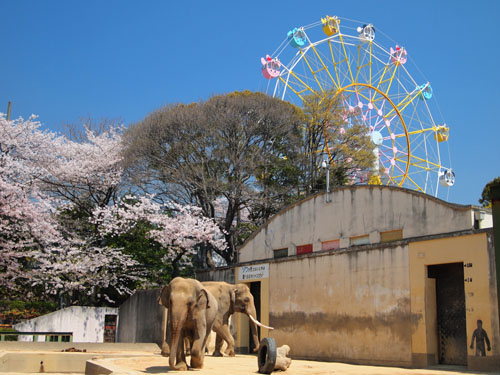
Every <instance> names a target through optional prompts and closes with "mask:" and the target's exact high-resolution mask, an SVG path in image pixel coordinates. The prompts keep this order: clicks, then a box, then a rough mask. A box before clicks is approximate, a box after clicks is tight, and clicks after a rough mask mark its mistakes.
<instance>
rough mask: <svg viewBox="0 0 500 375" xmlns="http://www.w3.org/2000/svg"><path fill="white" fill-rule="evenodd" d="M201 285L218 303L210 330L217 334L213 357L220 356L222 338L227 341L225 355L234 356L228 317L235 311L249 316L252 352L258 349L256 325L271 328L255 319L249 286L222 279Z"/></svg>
mask: <svg viewBox="0 0 500 375" xmlns="http://www.w3.org/2000/svg"><path fill="white" fill-rule="evenodd" d="M202 284H203V286H204V287H205V288H206V289H208V291H210V293H211V294H212V295H213V296H214V297H215V299H216V300H217V303H218V311H217V316H216V318H215V321H214V325H213V327H212V330H213V331H215V333H216V334H217V336H216V339H215V351H214V353H213V355H214V356H215V357H221V356H222V353H221V351H220V350H221V347H222V344H223V342H222V340H224V341H226V342H227V348H226V351H225V352H224V353H225V354H226V355H228V356H231V357H234V355H235V354H234V339H233V336H232V335H231V332H230V331H229V317H230V316H231V315H232V314H233V313H235V312H241V313H244V314H246V315H248V317H249V318H250V321H251V322H252V324H251V325H250V328H251V331H252V338H253V342H254V344H255V349H254V352H257V351H258V350H259V335H258V332H257V326H260V327H263V328H267V329H273V328H272V327H268V326H265V325H263V324H262V323H260V322H259V321H258V320H257V313H256V310H255V305H254V300H253V296H252V293H250V288H248V286H247V285H245V284H236V285H234V284H229V283H226V282H223V281H204V282H202Z"/></svg>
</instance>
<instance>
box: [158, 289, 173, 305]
mask: <svg viewBox="0 0 500 375" xmlns="http://www.w3.org/2000/svg"><path fill="white" fill-rule="evenodd" d="M169 301H170V288H169V287H168V285H166V286H164V287H163V289H162V290H161V292H160V295H159V296H158V303H159V304H160V305H162V306H165V307H166V308H167V309H168V308H169Z"/></svg>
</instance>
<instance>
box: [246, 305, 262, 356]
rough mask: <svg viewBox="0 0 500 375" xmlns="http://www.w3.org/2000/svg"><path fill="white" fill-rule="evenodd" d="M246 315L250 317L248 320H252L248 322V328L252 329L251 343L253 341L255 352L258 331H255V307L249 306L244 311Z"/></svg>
mask: <svg viewBox="0 0 500 375" xmlns="http://www.w3.org/2000/svg"><path fill="white" fill-rule="evenodd" d="M246 313H247V315H248V317H249V318H250V321H251V322H252V323H251V324H250V329H251V331H252V339H253V343H254V346H255V348H254V352H256V351H257V350H259V345H260V343H259V333H258V331H257V324H256V323H255V322H258V320H257V313H256V311H255V308H254V307H249V308H247V311H246Z"/></svg>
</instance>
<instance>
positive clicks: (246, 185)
mask: <svg viewBox="0 0 500 375" xmlns="http://www.w3.org/2000/svg"><path fill="white" fill-rule="evenodd" d="M302 120H303V118H302V116H301V111H300V109H299V108H297V107H295V106H293V105H291V104H289V103H286V102H284V101H281V100H279V99H275V98H270V97H269V96H267V95H264V94H262V93H252V92H248V91H245V92H235V93H231V94H227V95H217V96H214V97H212V98H210V99H209V100H208V101H206V102H200V103H193V104H189V105H183V104H177V105H170V106H166V107H164V108H162V109H160V110H158V111H156V112H154V113H152V114H151V115H149V116H148V117H147V118H145V119H144V120H143V121H141V122H140V123H138V124H135V125H133V126H131V127H130V128H129V129H128V130H127V132H125V134H124V138H125V144H126V152H125V160H126V165H127V168H128V175H129V177H130V179H131V180H132V181H134V182H135V184H136V185H137V186H138V187H139V188H142V189H143V190H145V191H148V192H154V193H156V194H157V196H158V197H160V198H163V199H165V200H172V201H174V202H177V203H181V204H194V205H196V206H199V207H201V208H202V210H203V212H204V214H205V215H206V216H207V217H211V218H216V219H218V222H219V225H220V227H221V229H223V230H224V233H225V236H226V241H227V244H228V247H227V249H225V250H223V251H219V250H216V252H217V253H218V254H219V255H220V256H221V257H222V258H223V259H224V260H225V262H226V263H227V264H232V263H233V262H234V261H235V254H236V246H238V245H239V244H241V242H242V241H243V240H244V239H245V238H246V237H247V235H246V234H248V233H249V230H248V229H249V226H248V225H247V224H246V223H244V216H245V215H243V216H242V214H244V212H245V211H246V212H248V211H250V217H252V218H253V219H255V220H257V221H258V220H265V219H266V218H268V217H269V215H270V214H271V213H272V212H275V210H276V207H278V206H280V205H281V204H282V202H283V200H284V197H285V196H293V195H296V194H297V190H298V186H297V185H298V179H297V178H296V176H295V175H296V174H298V173H299V170H298V169H297V168H296V161H297V159H298V158H300V155H301V142H302V140H301V133H300V126H301V125H302ZM277 161H279V163H277ZM277 165H279V166H281V167H282V168H280V170H279V171H278V172H277ZM288 171H289V173H288ZM285 181H286V182H287V183H284V182H285ZM221 211H222V212H221ZM250 231H251V229H250ZM208 253H210V252H208ZM208 262H209V263H210V259H209V261H208Z"/></svg>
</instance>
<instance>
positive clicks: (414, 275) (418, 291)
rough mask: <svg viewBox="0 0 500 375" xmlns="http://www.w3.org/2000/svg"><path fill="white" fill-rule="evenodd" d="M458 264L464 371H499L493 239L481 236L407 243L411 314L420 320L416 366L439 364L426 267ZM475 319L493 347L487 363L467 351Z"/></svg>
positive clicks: (414, 341) (414, 336)
mask: <svg viewBox="0 0 500 375" xmlns="http://www.w3.org/2000/svg"><path fill="white" fill-rule="evenodd" d="M457 262H461V263H463V264H464V289H465V304H466V331H467V348H468V364H469V366H468V367H469V369H472V370H480V371H481V370H483V371H491V370H500V337H499V318H498V307H497V306H498V305H497V296H496V273H495V269H494V267H492V265H494V264H495V262H494V251H493V249H492V238H491V234H488V233H484V232H483V233H478V234H470V235H464V236H456V237H445V238H440V239H432V240H428V241H418V242H411V243H410V280H411V281H410V285H411V312H412V314H413V315H415V316H421V317H422V318H421V319H419V320H416V321H415V328H414V331H413V334H412V355H413V358H414V362H415V363H416V364H420V365H422V366H428V365H432V364H435V363H437V351H438V337H437V323H436V296H435V286H433V285H432V284H433V282H434V281H432V279H429V278H428V277H427V276H428V275H427V269H428V266H430V265H436V264H445V263H457ZM478 319H481V320H482V322H483V329H484V330H486V332H487V334H488V336H489V339H490V342H491V351H486V357H476V355H475V348H474V349H471V348H470V347H469V345H470V343H471V340H472V335H473V332H474V330H475V329H476V328H477V320H478Z"/></svg>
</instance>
